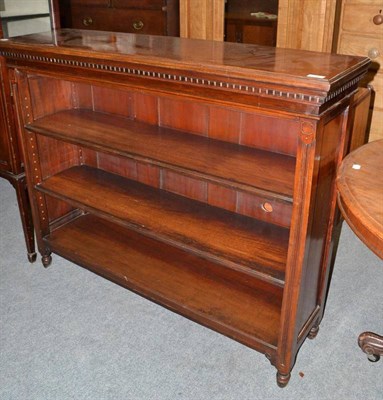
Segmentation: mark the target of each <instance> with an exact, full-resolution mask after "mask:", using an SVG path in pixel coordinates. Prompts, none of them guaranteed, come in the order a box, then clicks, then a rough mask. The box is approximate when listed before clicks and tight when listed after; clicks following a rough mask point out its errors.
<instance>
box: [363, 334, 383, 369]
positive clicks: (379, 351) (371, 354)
mask: <svg viewBox="0 0 383 400" xmlns="http://www.w3.org/2000/svg"><path fill="white" fill-rule="evenodd" d="M358 344H359V347H360V348H361V349H362V350H363V351H364V352H365V353H366V354H367V356H368V359H369V360H370V361H372V362H376V361H379V359H380V356H382V355H383V336H380V335H377V334H376V333H372V332H363V333H361V334H360V335H359V339H358Z"/></svg>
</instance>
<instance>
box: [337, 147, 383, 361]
mask: <svg viewBox="0 0 383 400" xmlns="http://www.w3.org/2000/svg"><path fill="white" fill-rule="evenodd" d="M382 165H383V140H378V141H374V142H370V143H369V144H366V145H364V146H362V147H359V148H358V149H357V150H355V151H353V152H352V153H350V154H349V155H348V156H347V157H346V158H345V159H344V160H343V162H342V164H341V166H340V168H339V171H338V177H337V188H338V204H339V207H340V210H341V212H342V215H343V216H344V218H345V220H346V221H347V223H348V224H349V225H350V227H351V229H352V230H353V231H354V232H355V234H356V235H357V236H358V237H359V238H360V240H362V242H363V243H365V244H366V246H368V247H369V248H370V249H371V250H372V251H373V252H374V253H375V254H376V255H377V256H378V257H380V258H381V259H383V205H382V200H383V199H382V193H383V175H382V173H381V170H382ZM377 318H381V316H377ZM359 346H360V347H361V348H362V350H363V351H364V352H365V353H366V354H368V356H369V359H370V360H371V361H378V360H379V358H380V356H382V355H383V336H379V335H377V334H375V333H371V332H364V333H362V334H361V335H360V336H359Z"/></svg>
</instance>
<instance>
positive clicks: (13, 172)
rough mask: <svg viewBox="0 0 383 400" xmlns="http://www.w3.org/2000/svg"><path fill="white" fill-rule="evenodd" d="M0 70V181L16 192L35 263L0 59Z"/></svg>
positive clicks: (30, 257) (20, 162)
mask: <svg viewBox="0 0 383 400" xmlns="http://www.w3.org/2000/svg"><path fill="white" fill-rule="evenodd" d="M2 37H3V30H2V24H1V19H0V38H2ZM0 69H1V70H2V73H1V78H0V79H1V82H0V83H1V87H2V90H1V96H0V177H1V178H4V179H6V180H8V181H9V182H10V183H11V185H12V186H13V187H14V188H15V190H16V197H17V204H18V207H19V212H20V217H21V224H22V228H23V232H24V239H25V244H26V247H27V256H28V260H29V261H30V262H34V261H35V260H36V251H35V231H34V227H33V220H32V212H31V206H30V203H29V197H28V193H27V185H26V180H25V173H24V165H23V158H22V153H21V150H20V145H19V138H18V137H17V133H16V130H15V124H14V120H13V109H12V106H11V104H9V99H10V88H9V86H8V85H7V84H6V83H5V82H4V80H5V79H7V71H6V69H5V66H4V63H3V61H2V59H1V58H0Z"/></svg>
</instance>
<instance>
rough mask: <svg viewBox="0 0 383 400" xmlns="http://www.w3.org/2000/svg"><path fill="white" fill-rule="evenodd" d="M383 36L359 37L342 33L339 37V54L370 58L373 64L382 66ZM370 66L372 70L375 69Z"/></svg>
mask: <svg viewBox="0 0 383 400" xmlns="http://www.w3.org/2000/svg"><path fill="white" fill-rule="evenodd" d="M382 52H383V35H379V36H378V35H377V36H376V37H368V36H360V35H354V34H350V33H343V34H342V36H341V41H340V46H339V49H338V53H339V54H352V55H358V56H367V57H370V58H371V60H372V61H373V63H375V64H379V65H380V66H381V65H382V60H383V57H382ZM377 67H378V65H376V68H374V66H372V68H374V69H377Z"/></svg>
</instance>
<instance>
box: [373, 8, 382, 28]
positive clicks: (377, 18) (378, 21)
mask: <svg viewBox="0 0 383 400" xmlns="http://www.w3.org/2000/svg"><path fill="white" fill-rule="evenodd" d="M372 22H373V23H374V24H375V25H381V24H382V23H383V15H382V10H380V11H379V14H376V15H375V17H374V18H373V19H372Z"/></svg>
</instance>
